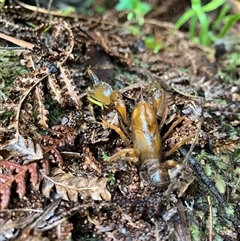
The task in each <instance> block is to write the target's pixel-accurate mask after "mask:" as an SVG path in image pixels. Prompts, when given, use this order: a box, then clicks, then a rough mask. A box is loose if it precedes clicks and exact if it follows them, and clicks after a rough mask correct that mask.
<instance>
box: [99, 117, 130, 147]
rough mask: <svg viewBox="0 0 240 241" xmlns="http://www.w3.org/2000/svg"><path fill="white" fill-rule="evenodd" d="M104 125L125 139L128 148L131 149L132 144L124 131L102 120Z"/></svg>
mask: <svg viewBox="0 0 240 241" xmlns="http://www.w3.org/2000/svg"><path fill="white" fill-rule="evenodd" d="M102 123H103V125H105V126H107V127H109V128H110V129H112V130H114V131H116V132H117V133H118V135H119V136H120V137H121V138H122V139H123V141H124V142H125V144H126V146H127V147H129V148H130V147H131V144H130V142H129V140H128V138H127V137H126V135H125V134H124V133H123V131H122V130H121V129H120V128H119V127H117V126H115V125H113V124H111V123H109V122H107V121H105V120H102Z"/></svg>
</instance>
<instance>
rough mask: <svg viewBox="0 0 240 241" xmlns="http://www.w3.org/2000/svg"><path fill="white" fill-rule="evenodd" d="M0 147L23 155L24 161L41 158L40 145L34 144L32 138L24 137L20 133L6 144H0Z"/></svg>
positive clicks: (15, 154) (19, 155)
mask: <svg viewBox="0 0 240 241" xmlns="http://www.w3.org/2000/svg"><path fill="white" fill-rule="evenodd" d="M0 149H3V150H7V151H10V152H11V154H12V155H14V156H17V157H23V159H24V160H25V163H29V162H32V161H35V160H40V159H42V158H43V152H42V148H41V146H40V145H39V144H36V145H34V143H33V142H32V140H30V139H24V137H23V136H21V135H17V136H16V138H15V139H13V140H11V141H9V142H8V143H7V144H6V145H3V146H1V145H0Z"/></svg>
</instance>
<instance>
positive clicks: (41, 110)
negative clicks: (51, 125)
mask: <svg viewBox="0 0 240 241" xmlns="http://www.w3.org/2000/svg"><path fill="white" fill-rule="evenodd" d="M42 88H43V85H42V83H39V84H38V85H37V86H36V87H35V90H34V94H35V101H34V103H35V106H36V107H37V108H36V110H37V113H38V119H39V121H38V124H39V125H41V126H42V127H44V128H48V124H47V121H48V118H47V115H48V113H49V112H48V110H46V108H45V105H44V102H45V98H44V93H43V91H42Z"/></svg>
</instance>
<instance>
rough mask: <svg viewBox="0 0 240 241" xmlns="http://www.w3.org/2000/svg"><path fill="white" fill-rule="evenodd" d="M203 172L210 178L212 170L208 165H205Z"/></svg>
mask: <svg viewBox="0 0 240 241" xmlns="http://www.w3.org/2000/svg"><path fill="white" fill-rule="evenodd" d="M204 172H205V173H206V175H207V176H209V177H210V176H211V175H212V168H211V166H210V165H209V164H206V166H205V168H204Z"/></svg>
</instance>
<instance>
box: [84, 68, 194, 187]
mask: <svg viewBox="0 0 240 241" xmlns="http://www.w3.org/2000/svg"><path fill="white" fill-rule="evenodd" d="M89 74H90V76H91V78H92V79H93V80H94V86H93V89H90V90H89V91H88V94H89V97H88V99H89V100H90V101H92V102H93V103H96V104H98V105H100V106H101V107H102V108H103V107H104V106H105V105H110V104H111V103H113V104H114V105H115V106H116V109H117V110H118V111H119V113H120V115H122V117H123V119H124V121H125V123H129V122H128V119H127V111H126V106H125V103H124V100H123V98H122V96H121V94H120V93H119V92H117V91H113V90H112V87H111V86H110V85H108V84H107V83H105V82H101V81H99V80H98V77H97V76H96V75H95V74H94V73H93V72H92V71H90V72H89ZM154 85H155V86H154V87H151V89H150V90H151V91H153V90H154V91H153V93H152V95H151V97H152V100H151V102H148V101H146V100H144V99H143V97H142V98H141V100H140V101H139V102H138V103H137V104H136V105H135V107H134V108H133V111H132V117H131V123H130V129H131V133H132V134H131V136H132V142H133V147H131V145H130V142H129V140H128V139H127V137H126V136H125V134H124V133H123V131H122V130H121V129H120V128H119V127H117V126H115V125H112V124H110V123H108V122H107V121H106V120H102V123H103V124H104V125H105V126H107V127H109V128H111V129H113V130H115V131H116V132H117V133H118V134H119V135H120V136H121V137H122V139H123V140H124V142H125V143H126V145H127V147H128V148H125V149H122V150H120V151H119V152H118V153H116V154H114V155H113V156H111V157H109V158H108V161H109V162H111V161H115V160H116V159H118V158H120V157H123V156H125V157H126V155H128V156H129V157H128V159H130V160H132V161H134V162H136V163H137V164H139V172H140V176H141V178H142V179H143V180H144V181H145V182H146V183H148V184H149V185H154V186H157V187H159V188H160V189H165V188H166V187H167V186H168V185H169V183H170V177H169V171H168V169H170V168H171V169H172V168H176V166H177V165H178V164H177V163H176V162H175V161H166V162H164V158H165V157H166V156H170V155H171V154H172V153H173V152H175V151H176V150H177V149H178V148H179V147H180V146H182V145H183V144H185V143H186V142H187V141H189V140H190V139H189V138H186V139H184V140H183V141H181V142H180V143H179V144H177V145H176V146H175V147H174V148H172V149H171V150H170V151H169V152H167V153H166V155H163V152H162V139H161V136H160V129H159V124H158V118H157V116H160V117H162V121H161V124H160V126H161V125H162V123H164V120H165V119H166V115H167V111H166V109H167V101H166V99H165V97H166V92H165V90H164V89H162V88H161V87H160V84H157V83H155V84H154ZM98 102H100V104H99V103H98ZM183 119H184V117H180V118H179V119H178V120H177V121H175V122H174V123H173V125H172V127H171V128H170V130H169V131H168V132H167V133H170V132H171V131H172V129H173V128H174V127H175V126H176V125H177V124H178V123H180V122H181V121H182V120H183ZM164 138H166V136H165V137H164Z"/></svg>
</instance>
